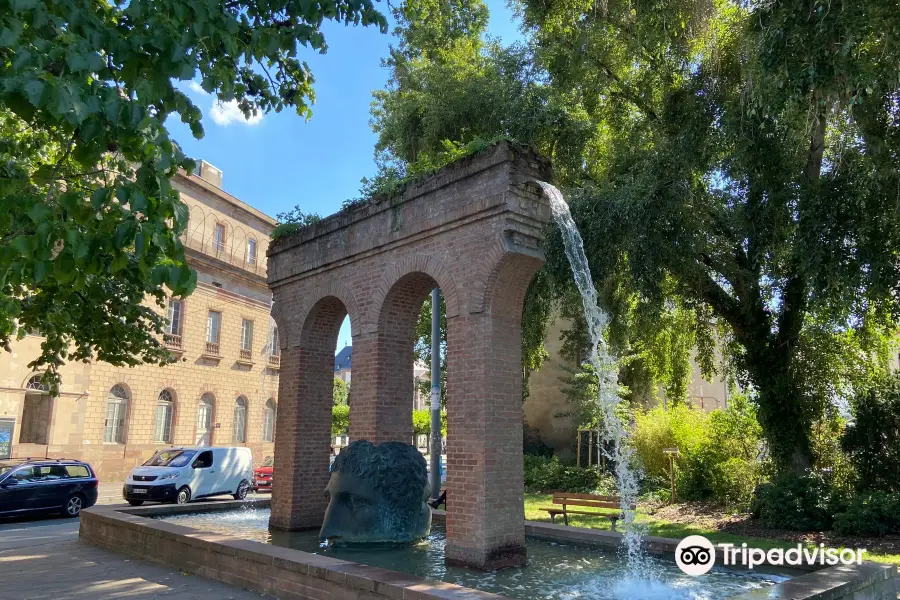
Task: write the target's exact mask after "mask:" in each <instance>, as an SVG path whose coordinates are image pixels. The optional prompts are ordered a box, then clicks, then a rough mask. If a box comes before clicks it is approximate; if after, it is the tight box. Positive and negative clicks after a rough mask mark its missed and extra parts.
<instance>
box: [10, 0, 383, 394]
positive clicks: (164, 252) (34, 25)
mask: <svg viewBox="0 0 900 600" xmlns="http://www.w3.org/2000/svg"><path fill="white" fill-rule="evenodd" d="M325 19H332V20H336V21H342V22H344V23H347V24H351V23H352V24H362V25H370V24H375V25H377V26H378V27H379V28H380V29H381V30H382V31H386V21H385V19H384V17H383V16H382V15H381V14H380V13H378V12H377V11H376V10H375V8H374V6H373V4H372V2H371V0H362V1H360V2H345V1H344V0H318V1H315V2H301V3H296V2H290V1H288V0H275V1H273V2H266V3H262V4H261V3H254V2H245V1H241V0H234V1H231V2H225V3H223V2H219V1H217V0H197V1H191V2H186V1H184V0H130V1H128V2H120V1H115V2H112V3H109V2H88V1H86V0H73V1H72V2H56V1H51V0H16V1H11V0H0V65H2V68H0V204H2V206H3V210H2V211H0V346H5V347H6V348H7V349H8V348H9V342H10V341H11V340H12V339H14V338H16V337H21V336H23V335H24V333H25V332H26V331H29V330H38V331H40V333H42V334H43V335H44V336H45V338H46V339H45V341H44V342H43V345H42V353H41V356H40V357H39V358H38V359H37V360H35V361H34V362H33V363H31V365H30V366H31V367H32V368H46V369H47V373H46V375H45V381H47V382H48V383H50V384H51V385H52V386H54V387H55V386H56V385H57V384H58V376H57V373H56V369H57V367H58V366H59V365H60V364H62V363H63V362H65V361H66V360H88V359H91V358H97V359H99V360H103V361H106V362H109V363H112V364H115V365H123V364H128V365H132V364H136V363H139V362H142V361H146V362H152V363H159V364H165V363H166V362H167V361H168V360H169V359H170V357H169V354H168V353H167V352H166V350H165V349H164V348H163V347H162V346H161V345H160V343H159V341H158V340H159V337H160V334H161V333H162V330H163V326H164V320H163V317H162V316H161V315H160V314H158V312H159V311H158V310H157V309H156V308H155V307H154V306H152V304H153V303H155V304H157V305H162V304H163V301H164V300H165V297H166V296H167V295H175V296H180V295H185V294H188V293H190V292H191V291H192V289H193V288H194V285H195V274H194V273H193V272H192V271H191V269H189V268H188V265H187V263H186V261H185V257H184V249H183V247H182V244H181V242H180V241H179V236H180V235H181V234H182V233H183V231H184V229H185V227H186V224H187V219H188V214H187V208H186V207H185V205H183V204H182V203H181V202H180V201H179V197H178V194H177V192H176V191H175V190H174V189H173V188H172V186H171V183H170V180H171V178H172V176H174V175H175V174H176V172H178V171H179V170H180V169H183V170H185V171H187V172H190V171H191V169H192V168H193V161H191V160H190V159H188V158H186V157H185V156H184V155H183V154H182V152H181V150H180V149H179V147H178V145H177V144H176V143H175V142H174V141H173V140H172V139H171V138H170V137H169V134H168V131H167V129H166V126H165V123H166V120H167V119H168V118H170V117H172V118H179V119H180V120H181V121H182V122H184V123H186V124H187V125H188V126H189V127H190V129H191V131H192V132H193V135H194V136H195V137H197V138H200V137H202V136H203V127H202V125H201V113H200V110H199V109H198V108H197V107H196V106H195V105H194V104H193V103H192V102H191V100H190V99H189V98H188V97H187V96H186V95H185V94H184V93H182V92H181V91H180V90H179V89H178V88H177V87H176V86H175V85H174V83H173V82H174V81H178V80H180V81H188V80H193V79H198V80H199V82H200V85H201V86H202V87H203V89H204V90H206V91H207V92H209V93H212V94H214V95H215V96H216V97H217V98H218V100H220V101H222V102H230V101H236V102H237V105H238V107H239V108H240V109H241V111H242V112H243V113H244V114H245V115H247V116H250V115H252V114H256V113H258V112H268V111H273V110H274V111H280V110H282V109H284V108H286V107H293V108H294V109H295V110H296V111H297V113H298V114H300V115H302V116H305V117H309V115H310V109H309V105H310V104H311V102H312V100H313V98H314V96H313V88H312V84H313V77H312V74H311V72H310V70H309V68H308V67H307V65H306V64H305V63H304V62H302V61H301V60H300V59H299V58H298V47H299V46H300V45H302V46H304V47H307V48H311V49H313V50H316V51H319V52H324V51H325V50H326V45H325V38H324V36H323V35H322V33H321V31H320V27H321V25H322V23H323V22H324V20H325ZM148 298H149V299H150V300H151V302H150V303H147V302H144V301H145V299H148Z"/></svg>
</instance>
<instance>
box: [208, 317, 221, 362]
mask: <svg viewBox="0 0 900 600" xmlns="http://www.w3.org/2000/svg"><path fill="white" fill-rule="evenodd" d="M221 329H222V313H220V312H218V311H215V310H211V311H209V316H207V317H206V352H207V353H208V354H218V353H219V336H220V333H221Z"/></svg>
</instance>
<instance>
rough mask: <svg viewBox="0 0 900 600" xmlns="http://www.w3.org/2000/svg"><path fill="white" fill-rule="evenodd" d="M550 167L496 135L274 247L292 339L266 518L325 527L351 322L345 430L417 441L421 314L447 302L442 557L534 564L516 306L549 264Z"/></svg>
mask: <svg viewBox="0 0 900 600" xmlns="http://www.w3.org/2000/svg"><path fill="white" fill-rule="evenodd" d="M549 178H550V169H549V166H548V163H547V162H546V161H545V160H544V159H542V158H541V157H539V156H537V155H536V154H534V153H533V152H532V151H530V150H528V149H525V148H523V147H520V146H517V145H513V144H510V143H507V142H501V143H499V144H497V145H494V146H492V147H491V148H489V149H487V150H485V151H483V152H481V153H479V154H477V155H475V156H472V157H468V158H465V159H462V160H460V161H457V162H455V163H453V164H451V165H449V166H448V167H446V168H444V169H442V170H441V171H439V172H438V173H436V174H434V175H433V176H431V177H429V178H427V179H426V180H424V181H423V182H421V183H419V184H417V185H414V186H412V187H411V188H410V189H407V190H406V191H405V192H404V193H403V194H402V195H401V196H399V197H398V198H394V199H391V200H385V201H383V202H377V203H370V204H367V205H364V206H362V207H358V208H355V209H349V210H345V211H342V212H339V213H337V214H335V215H333V216H331V217H328V218H326V219H323V220H322V221H320V222H318V223H316V224H314V225H311V226H309V227H306V228H304V229H303V230H301V231H299V232H297V233H296V234H294V235H292V236H290V237H286V238H282V239H279V240H277V241H275V242H273V243H272V244H271V245H270V246H269V251H268V255H269V262H268V268H269V286H270V287H271V289H272V292H273V294H274V310H273V312H274V317H275V321H276V322H277V324H278V328H279V340H280V344H281V377H280V388H279V390H278V398H279V403H278V416H277V419H278V421H277V434H276V441H275V473H274V478H275V481H277V484H276V485H275V486H274V490H273V495H272V516H271V521H270V525H271V526H272V527H273V528H276V529H282V530H301V529H313V528H318V527H319V526H320V525H321V523H322V518H323V515H324V513H325V508H326V505H327V503H326V499H325V495H324V489H325V486H326V485H327V483H328V477H329V474H328V464H329V456H328V448H329V445H330V440H331V404H332V385H333V383H332V381H333V364H334V351H335V346H336V343H337V335H338V330H339V328H340V326H341V322H342V321H343V319H344V317H345V316H346V315H348V314H349V315H350V322H351V335H352V337H353V383H352V386H351V389H352V392H351V394H352V395H351V402H350V438H351V439H368V440H369V441H372V442H384V441H389V440H397V441H402V442H406V443H409V442H410V441H411V440H412V436H413V427H412V403H413V344H414V336H415V331H414V328H415V322H416V316H417V315H418V313H419V310H420V309H421V305H422V301H423V300H424V299H425V298H426V296H427V295H428V293H429V291H430V290H431V289H433V288H434V287H439V288H440V289H441V293H442V294H443V296H444V299H445V302H446V305H447V421H448V422H447V490H448V491H447V544H446V560H447V561H448V562H450V563H457V564H465V565H469V566H474V567H478V568H487V569H492V568H498V567H503V566H516V565H521V564H524V562H525V533H524V525H523V521H524V514H523V511H524V509H523V482H522V360H521V351H522V349H521V315H522V304H523V300H524V297H525V291H526V289H527V288H528V285H529V283H530V282H531V279H532V277H533V275H534V273H535V272H536V271H537V269H538V268H539V267H540V265H541V264H542V263H543V262H544V256H543V254H542V252H541V250H540V242H541V240H542V230H543V227H544V226H545V225H546V224H547V222H548V221H549V220H550V206H549V204H548V202H547V201H546V200H545V199H543V197H542V196H541V192H540V189H539V188H538V187H537V185H535V184H534V183H533V180H535V179H543V180H549Z"/></svg>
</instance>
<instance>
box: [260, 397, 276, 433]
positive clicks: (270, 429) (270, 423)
mask: <svg viewBox="0 0 900 600" xmlns="http://www.w3.org/2000/svg"><path fill="white" fill-rule="evenodd" d="M263 441H264V442H274V441H275V400H273V399H271V398H269V400H268V401H267V402H266V408H265V412H264V413H263Z"/></svg>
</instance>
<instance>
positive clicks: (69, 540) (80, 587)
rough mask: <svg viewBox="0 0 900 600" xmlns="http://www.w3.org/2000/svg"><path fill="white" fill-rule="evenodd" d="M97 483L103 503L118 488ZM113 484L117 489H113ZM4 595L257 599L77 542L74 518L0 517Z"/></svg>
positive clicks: (33, 599) (29, 598)
mask: <svg viewBox="0 0 900 600" xmlns="http://www.w3.org/2000/svg"><path fill="white" fill-rule="evenodd" d="M107 485H110V486H111V487H110V488H109V489H108V490H107V489H103V488H101V491H100V496H101V499H102V501H103V502H104V503H108V504H111V503H118V502H121V487H120V486H118V485H115V484H107ZM114 488H115V489H114ZM0 585H2V586H3V591H2V592H0V598H2V599H3V600H114V599H119V598H127V599H128V600H163V599H164V600H251V599H252V600H259V599H260V598H261V597H263V598H265V596H260V595H259V594H255V593H253V592H248V591H247V590H242V589H239V588H234V587H231V586H228V585H225V584H223V583H219V582H216V581H212V580H209V579H203V578H202V577H196V576H193V575H183V574H181V573H180V572H178V571H174V570H172V569H169V568H167V567H162V566H159V565H155V564H153V563H149V562H146V561H143V560H138V559H131V558H128V557H127V556H125V555H122V554H118V553H115V552H110V551H108V550H103V549H100V548H96V547H94V546H91V545H89V544H86V543H83V542H80V541H78V519H66V518H61V517H45V518H31V519H28V520H24V519H17V520H5V521H0Z"/></svg>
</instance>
